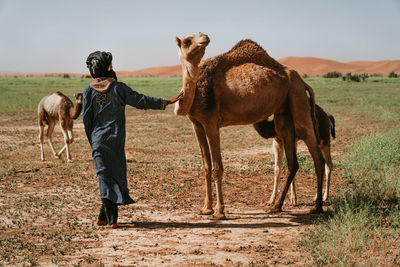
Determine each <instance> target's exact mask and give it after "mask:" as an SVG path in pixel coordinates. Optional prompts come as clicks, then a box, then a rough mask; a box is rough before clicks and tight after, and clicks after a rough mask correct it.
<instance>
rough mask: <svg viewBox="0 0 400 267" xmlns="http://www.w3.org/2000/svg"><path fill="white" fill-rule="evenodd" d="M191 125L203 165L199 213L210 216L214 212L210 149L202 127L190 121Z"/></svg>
mask: <svg viewBox="0 0 400 267" xmlns="http://www.w3.org/2000/svg"><path fill="white" fill-rule="evenodd" d="M192 123H193V128H194V131H195V133H196V137H197V141H198V143H199V146H200V150H201V159H202V163H203V170H204V176H205V185H206V196H205V199H204V206H203V207H202V208H201V209H200V211H199V213H200V214H202V215H210V214H213V213H214V210H213V209H212V193H211V156H210V149H209V147H208V143H207V138H206V133H205V131H204V128H203V126H202V125H201V124H200V123H199V122H197V121H192Z"/></svg>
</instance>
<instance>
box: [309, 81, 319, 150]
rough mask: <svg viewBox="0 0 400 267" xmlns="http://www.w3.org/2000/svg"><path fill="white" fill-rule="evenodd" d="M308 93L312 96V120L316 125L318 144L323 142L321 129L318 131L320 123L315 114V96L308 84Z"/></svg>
mask: <svg viewBox="0 0 400 267" xmlns="http://www.w3.org/2000/svg"><path fill="white" fill-rule="evenodd" d="M306 91H308V94H309V95H310V99H309V101H310V107H311V119H312V122H313V125H314V132H315V137H316V138H317V142H318V143H319V141H320V140H321V139H320V137H319V129H318V121H317V115H316V113H315V95H314V91H313V89H312V88H311V87H310V86H309V85H308V84H306Z"/></svg>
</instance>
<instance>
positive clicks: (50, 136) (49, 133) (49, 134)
mask: <svg viewBox="0 0 400 267" xmlns="http://www.w3.org/2000/svg"><path fill="white" fill-rule="evenodd" d="M55 126H56V124H55V123H54V122H49V126H48V127H47V139H48V142H49V146H50V149H51V152H53V155H54V157H56V158H60V156H58V155H57V153H56V151H55V150H54V146H53V131H54V127H55Z"/></svg>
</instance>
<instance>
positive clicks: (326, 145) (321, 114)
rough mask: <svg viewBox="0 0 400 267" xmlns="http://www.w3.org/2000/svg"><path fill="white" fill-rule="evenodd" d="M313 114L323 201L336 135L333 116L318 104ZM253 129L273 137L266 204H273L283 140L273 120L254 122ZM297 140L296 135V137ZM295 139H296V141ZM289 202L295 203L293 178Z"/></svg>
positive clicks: (279, 173) (329, 176)
mask: <svg viewBox="0 0 400 267" xmlns="http://www.w3.org/2000/svg"><path fill="white" fill-rule="evenodd" d="M315 114H316V116H317V123H318V130H319V136H320V142H319V147H320V149H321V152H322V156H323V157H324V159H325V181H326V183H325V193H324V196H323V198H322V200H323V201H326V200H328V197H329V185H330V180H331V174H332V169H333V163H332V158H331V135H332V137H333V138H335V137H336V134H335V118H334V117H333V116H332V115H331V114H328V113H326V112H325V111H324V110H323V109H322V108H321V107H320V106H318V105H315ZM254 128H255V130H256V131H257V132H258V133H259V134H260V135H261V136H262V137H264V138H267V139H268V138H271V137H273V138H274V140H273V143H272V148H273V151H274V157H275V167H274V186H273V190H272V194H271V197H270V200H269V201H268V204H274V203H275V199H276V196H277V192H278V183H279V178H280V176H281V171H282V159H283V152H284V151H283V140H281V139H279V138H278V137H277V135H276V132H275V130H274V121H273V120H272V121H262V122H260V123H256V124H254ZM296 139H297V140H298V137H297V138H296ZM297 140H296V141H297ZM316 197H317V196H316ZM289 202H290V204H292V205H296V204H297V196H296V185H295V179H293V182H292V183H291V184H290V197H289Z"/></svg>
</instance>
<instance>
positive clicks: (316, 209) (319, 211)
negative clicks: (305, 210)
mask: <svg viewBox="0 0 400 267" xmlns="http://www.w3.org/2000/svg"><path fill="white" fill-rule="evenodd" d="M323 212H324V210H323V209H322V207H321V208H318V207H315V208H313V209H311V210H310V214H321V213H323Z"/></svg>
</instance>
